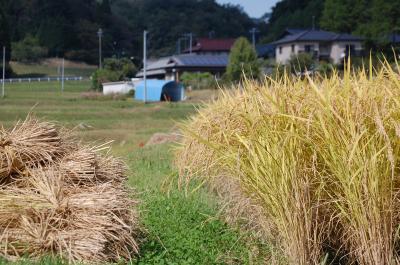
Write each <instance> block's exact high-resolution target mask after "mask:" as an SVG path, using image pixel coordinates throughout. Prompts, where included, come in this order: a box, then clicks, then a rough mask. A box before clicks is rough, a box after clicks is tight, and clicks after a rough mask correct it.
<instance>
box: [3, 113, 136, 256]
mask: <svg viewBox="0 0 400 265" xmlns="http://www.w3.org/2000/svg"><path fill="white" fill-rule="evenodd" d="M20 133H22V134H23V135H22V136H21V135H20ZM30 134H31V135H30ZM65 135H66V134H64V133H60V130H59V129H57V128H56V126H54V125H52V124H50V123H44V122H40V121H38V120H35V119H32V118H29V119H27V120H26V121H24V122H23V123H17V125H16V127H15V128H14V129H12V130H10V131H6V130H4V129H3V130H2V131H1V138H0V139H2V143H3V145H2V148H0V158H3V160H1V161H3V163H2V164H0V165H2V167H0V168H1V171H0V172H2V175H1V177H2V178H3V179H7V181H6V182H3V184H0V256H3V257H5V258H7V259H10V260H14V259H18V258H19V257H21V256H26V255H28V256H29V257H31V258H36V257H41V256H44V255H57V256H60V257H62V258H64V259H66V260H68V261H69V262H88V263H99V262H106V261H110V262H113V261H118V260H120V259H127V260H129V259H130V258H131V257H132V255H133V254H135V253H137V252H138V248H137V244H136V242H135V240H134V238H133V236H134V233H135V229H136V226H137V223H136V218H137V217H136V212H135V211H134V208H132V207H134V206H135V205H136V201H134V200H132V199H131V198H130V195H129V190H127V188H125V187H124V185H123V183H124V180H125V179H126V176H125V173H124V172H125V165H124V163H123V162H121V161H119V160H118V159H115V158H113V157H111V156H110V155H107V154H106V155H104V154H102V153H101V152H100V151H101V150H103V149H105V147H104V146H101V147H87V146H80V145H78V144H72V141H71V140H69V139H66V138H65V137H63V136H65Z"/></svg>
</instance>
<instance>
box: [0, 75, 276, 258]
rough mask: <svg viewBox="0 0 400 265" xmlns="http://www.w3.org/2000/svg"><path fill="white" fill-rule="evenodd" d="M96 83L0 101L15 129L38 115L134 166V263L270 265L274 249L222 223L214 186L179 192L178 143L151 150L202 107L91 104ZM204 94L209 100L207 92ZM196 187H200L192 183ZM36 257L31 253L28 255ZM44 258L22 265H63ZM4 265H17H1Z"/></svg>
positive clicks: (49, 86) (36, 86)
mask: <svg viewBox="0 0 400 265" xmlns="http://www.w3.org/2000/svg"><path fill="white" fill-rule="evenodd" d="M89 87H90V83H89V82H85V81H84V82H67V83H66V86H65V90H64V92H61V91H60V90H61V85H60V83H57V82H50V83H30V84H24V83H21V84H11V85H9V84H7V85H6V98H5V99H1V100H0V123H1V125H2V126H4V127H5V128H11V127H12V126H13V125H14V124H15V121H16V120H19V119H25V117H26V116H27V115H28V114H29V113H33V114H34V115H35V116H36V117H38V118H39V119H43V120H46V121H50V122H54V123H55V124H56V125H60V126H65V127H66V128H68V129H72V130H73V136H74V137H75V138H76V139H83V141H84V142H85V143H91V144H92V145H96V144H100V143H104V142H110V141H112V142H111V143H110V144H111V145H112V153H111V154H112V155H114V156H116V157H120V158H122V159H123V160H124V161H125V162H126V163H127V165H128V167H129V169H128V181H127V183H128V185H129V187H132V188H133V191H132V195H133V196H134V198H135V199H138V201H139V205H138V211H139V216H140V217H139V223H140V227H141V229H140V233H139V234H138V235H137V238H135V240H136V241H137V242H138V244H139V248H140V250H139V254H138V255H137V257H136V258H135V259H134V260H132V261H131V263H132V264H262V263H263V259H264V257H266V256H268V253H270V251H271V249H269V247H268V245H267V244H265V243H264V242H262V241H261V240H254V237H253V235H252V233H249V232H245V231H241V230H239V229H238V228H236V227H234V226H229V225H228V224H227V222H225V220H224V218H222V217H221V211H220V209H219V205H218V198H217V195H216V194H215V193H213V192H212V191H210V190H209V189H208V188H206V187H199V188H197V189H196V192H187V190H185V189H181V188H179V187H178V171H177V169H176V167H175V166H174V163H173V162H174V161H173V160H174V151H173V150H174V149H175V145H174V144H170V143H167V144H159V145H158V144H157V145H153V146H145V145H146V143H147V141H148V140H149V139H150V138H151V136H152V135H153V134H155V133H170V132H175V131H176V130H177V127H176V123H177V122H181V121H183V120H185V119H187V118H188V117H189V116H190V115H191V114H194V113H195V108H196V107H198V106H199V103H198V101H197V100H196V97H200V98H201V99H202V100H203V99H204V98H206V97H205V96H204V95H203V94H202V95H199V92H196V93H194V95H193V96H191V100H190V102H186V103H156V104H146V105H144V104H142V103H139V102H135V101H133V100H132V99H130V98H126V99H119V100H112V99H110V98H102V99H96V100H93V99H88V98H86V97H82V93H84V92H87V90H88V89H89ZM200 94H201V93H200ZM191 185H192V187H193V188H196V187H198V184H197V183H193V184H191ZM27 254H28V253H27ZM64 262H65V261H63V260H58V259H53V258H51V257H44V258H43V259H39V260H31V259H23V260H20V261H18V262H17V263H16V264H63V263H64ZM0 264H9V263H8V262H6V261H4V260H0Z"/></svg>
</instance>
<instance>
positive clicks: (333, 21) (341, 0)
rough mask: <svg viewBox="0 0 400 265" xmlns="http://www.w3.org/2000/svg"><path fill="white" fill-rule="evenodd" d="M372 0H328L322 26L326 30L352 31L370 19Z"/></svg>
mask: <svg viewBox="0 0 400 265" xmlns="http://www.w3.org/2000/svg"><path fill="white" fill-rule="evenodd" d="M370 5H371V0H326V1H325V6H324V9H323V15H322V18H321V26H322V27H323V28H324V29H326V30H331V31H335V32H346V33H352V32H356V31H357V30H359V29H360V26H361V25H365V24H367V23H368V22H369V21H370V19H371V18H370V14H369V6H370Z"/></svg>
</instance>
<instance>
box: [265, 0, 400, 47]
mask: <svg viewBox="0 0 400 265" xmlns="http://www.w3.org/2000/svg"><path fill="white" fill-rule="evenodd" d="M313 17H314V25H315V27H316V28H320V29H324V30H331V31H335V32H345V33H353V34H356V35H360V36H363V37H365V38H366V42H367V44H368V45H369V46H370V47H371V48H376V49H378V50H379V49H380V48H383V47H385V46H386V45H387V44H388V42H389V38H388V36H389V35H391V34H394V33H397V34H400V1H399V0H282V1H280V2H278V3H277V4H276V6H275V7H274V8H273V10H272V15H271V18H270V25H269V31H268V34H267V35H266V36H265V37H264V42H268V41H271V40H275V39H277V38H279V37H280V35H281V34H282V32H283V31H284V29H285V28H288V27H294V28H310V27H312V25H313Z"/></svg>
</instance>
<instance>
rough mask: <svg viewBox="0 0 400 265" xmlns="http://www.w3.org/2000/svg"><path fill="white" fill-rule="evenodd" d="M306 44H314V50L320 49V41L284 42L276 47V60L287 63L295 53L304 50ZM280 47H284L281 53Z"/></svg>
mask: <svg viewBox="0 0 400 265" xmlns="http://www.w3.org/2000/svg"><path fill="white" fill-rule="evenodd" d="M292 45H294V53H293V52H292ZM306 45H314V50H315V51H318V50H319V43H318V42H301V43H289V44H282V45H279V46H277V47H276V51H275V54H276V62H277V63H279V64H286V63H287V62H288V61H289V60H290V57H291V56H292V55H293V54H299V53H300V52H304V50H305V46H306ZM279 47H282V53H279Z"/></svg>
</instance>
